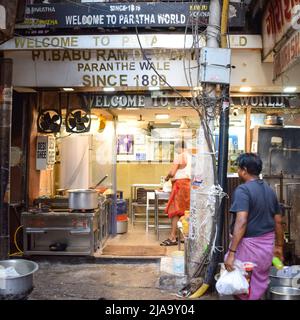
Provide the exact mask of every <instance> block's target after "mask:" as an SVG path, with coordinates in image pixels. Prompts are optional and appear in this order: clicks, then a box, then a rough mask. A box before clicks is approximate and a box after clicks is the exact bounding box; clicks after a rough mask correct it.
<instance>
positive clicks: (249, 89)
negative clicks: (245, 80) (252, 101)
mask: <svg viewBox="0 0 300 320" xmlns="http://www.w3.org/2000/svg"><path fill="white" fill-rule="evenodd" d="M250 91H252V88H251V87H240V92H250Z"/></svg>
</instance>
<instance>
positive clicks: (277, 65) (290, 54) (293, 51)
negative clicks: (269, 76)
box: [274, 31, 300, 80]
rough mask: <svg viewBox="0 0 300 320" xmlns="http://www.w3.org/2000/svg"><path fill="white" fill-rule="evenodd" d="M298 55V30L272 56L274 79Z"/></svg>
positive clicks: (288, 66)
mask: <svg viewBox="0 0 300 320" xmlns="http://www.w3.org/2000/svg"><path fill="white" fill-rule="evenodd" d="M299 57H300V32H299V31H298V32H295V33H294V34H293V35H292V37H291V38H290V39H289V40H288V41H287V42H286V43H285V44H284V46H283V47H282V48H281V49H280V50H279V51H278V52H277V53H276V55H275V57H274V80H276V79H277V78H278V77H279V76H280V75H281V74H282V73H283V72H285V71H287V70H288V69H289V68H290V67H291V66H292V65H293V64H294V63H295V62H297V61H298V59H299Z"/></svg>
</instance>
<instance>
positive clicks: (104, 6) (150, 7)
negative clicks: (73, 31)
mask: <svg viewBox="0 0 300 320" xmlns="http://www.w3.org/2000/svg"><path fill="white" fill-rule="evenodd" d="M245 12H246V7H245V6H243V5H241V4H239V3H232V4H230V10H229V21H230V26H231V27H243V26H244V24H245ZM208 17H209V2H203V3H202V4H195V3H191V2H190V3H189V2H186V3H184V2H181V3H176V4H173V3H161V2H140V3H139V2H136V3H134V4H133V3H132V4H129V3H124V2H123V3H113V4H112V3H84V4H81V5H80V4H75V3H74V4H71V3H68V5H65V4H62V3H58V4H36V5H28V6H27V7H26V13H25V21H24V23H22V24H19V25H17V29H27V32H30V30H29V29H28V28H31V29H32V28H35V29H47V28H75V27H79V28H98V27H101V28H121V27H129V28H130V27H131V28H132V27H134V28H135V27H167V28H169V27H186V25H188V24H192V23H193V24H195V20H196V19H198V22H200V23H203V24H207V22H208ZM31 34H32V32H31Z"/></svg>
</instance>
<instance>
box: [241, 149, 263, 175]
mask: <svg viewBox="0 0 300 320" xmlns="http://www.w3.org/2000/svg"><path fill="white" fill-rule="evenodd" d="M236 162H237V165H238V166H239V168H241V169H247V172H248V173H249V174H251V175H254V176H258V175H259V174H260V173H261V170H262V161H261V158H260V157H259V155H257V154H255V153H242V154H241V155H239V157H238V158H237V160H236Z"/></svg>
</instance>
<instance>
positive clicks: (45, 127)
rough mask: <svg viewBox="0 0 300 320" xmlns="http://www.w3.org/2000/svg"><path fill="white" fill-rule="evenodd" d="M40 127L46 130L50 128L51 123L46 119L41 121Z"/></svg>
mask: <svg viewBox="0 0 300 320" xmlns="http://www.w3.org/2000/svg"><path fill="white" fill-rule="evenodd" d="M39 125H40V128H41V129H42V130H43V131H46V130H49V126H50V125H49V123H47V122H46V121H41V122H40V124H39Z"/></svg>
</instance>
